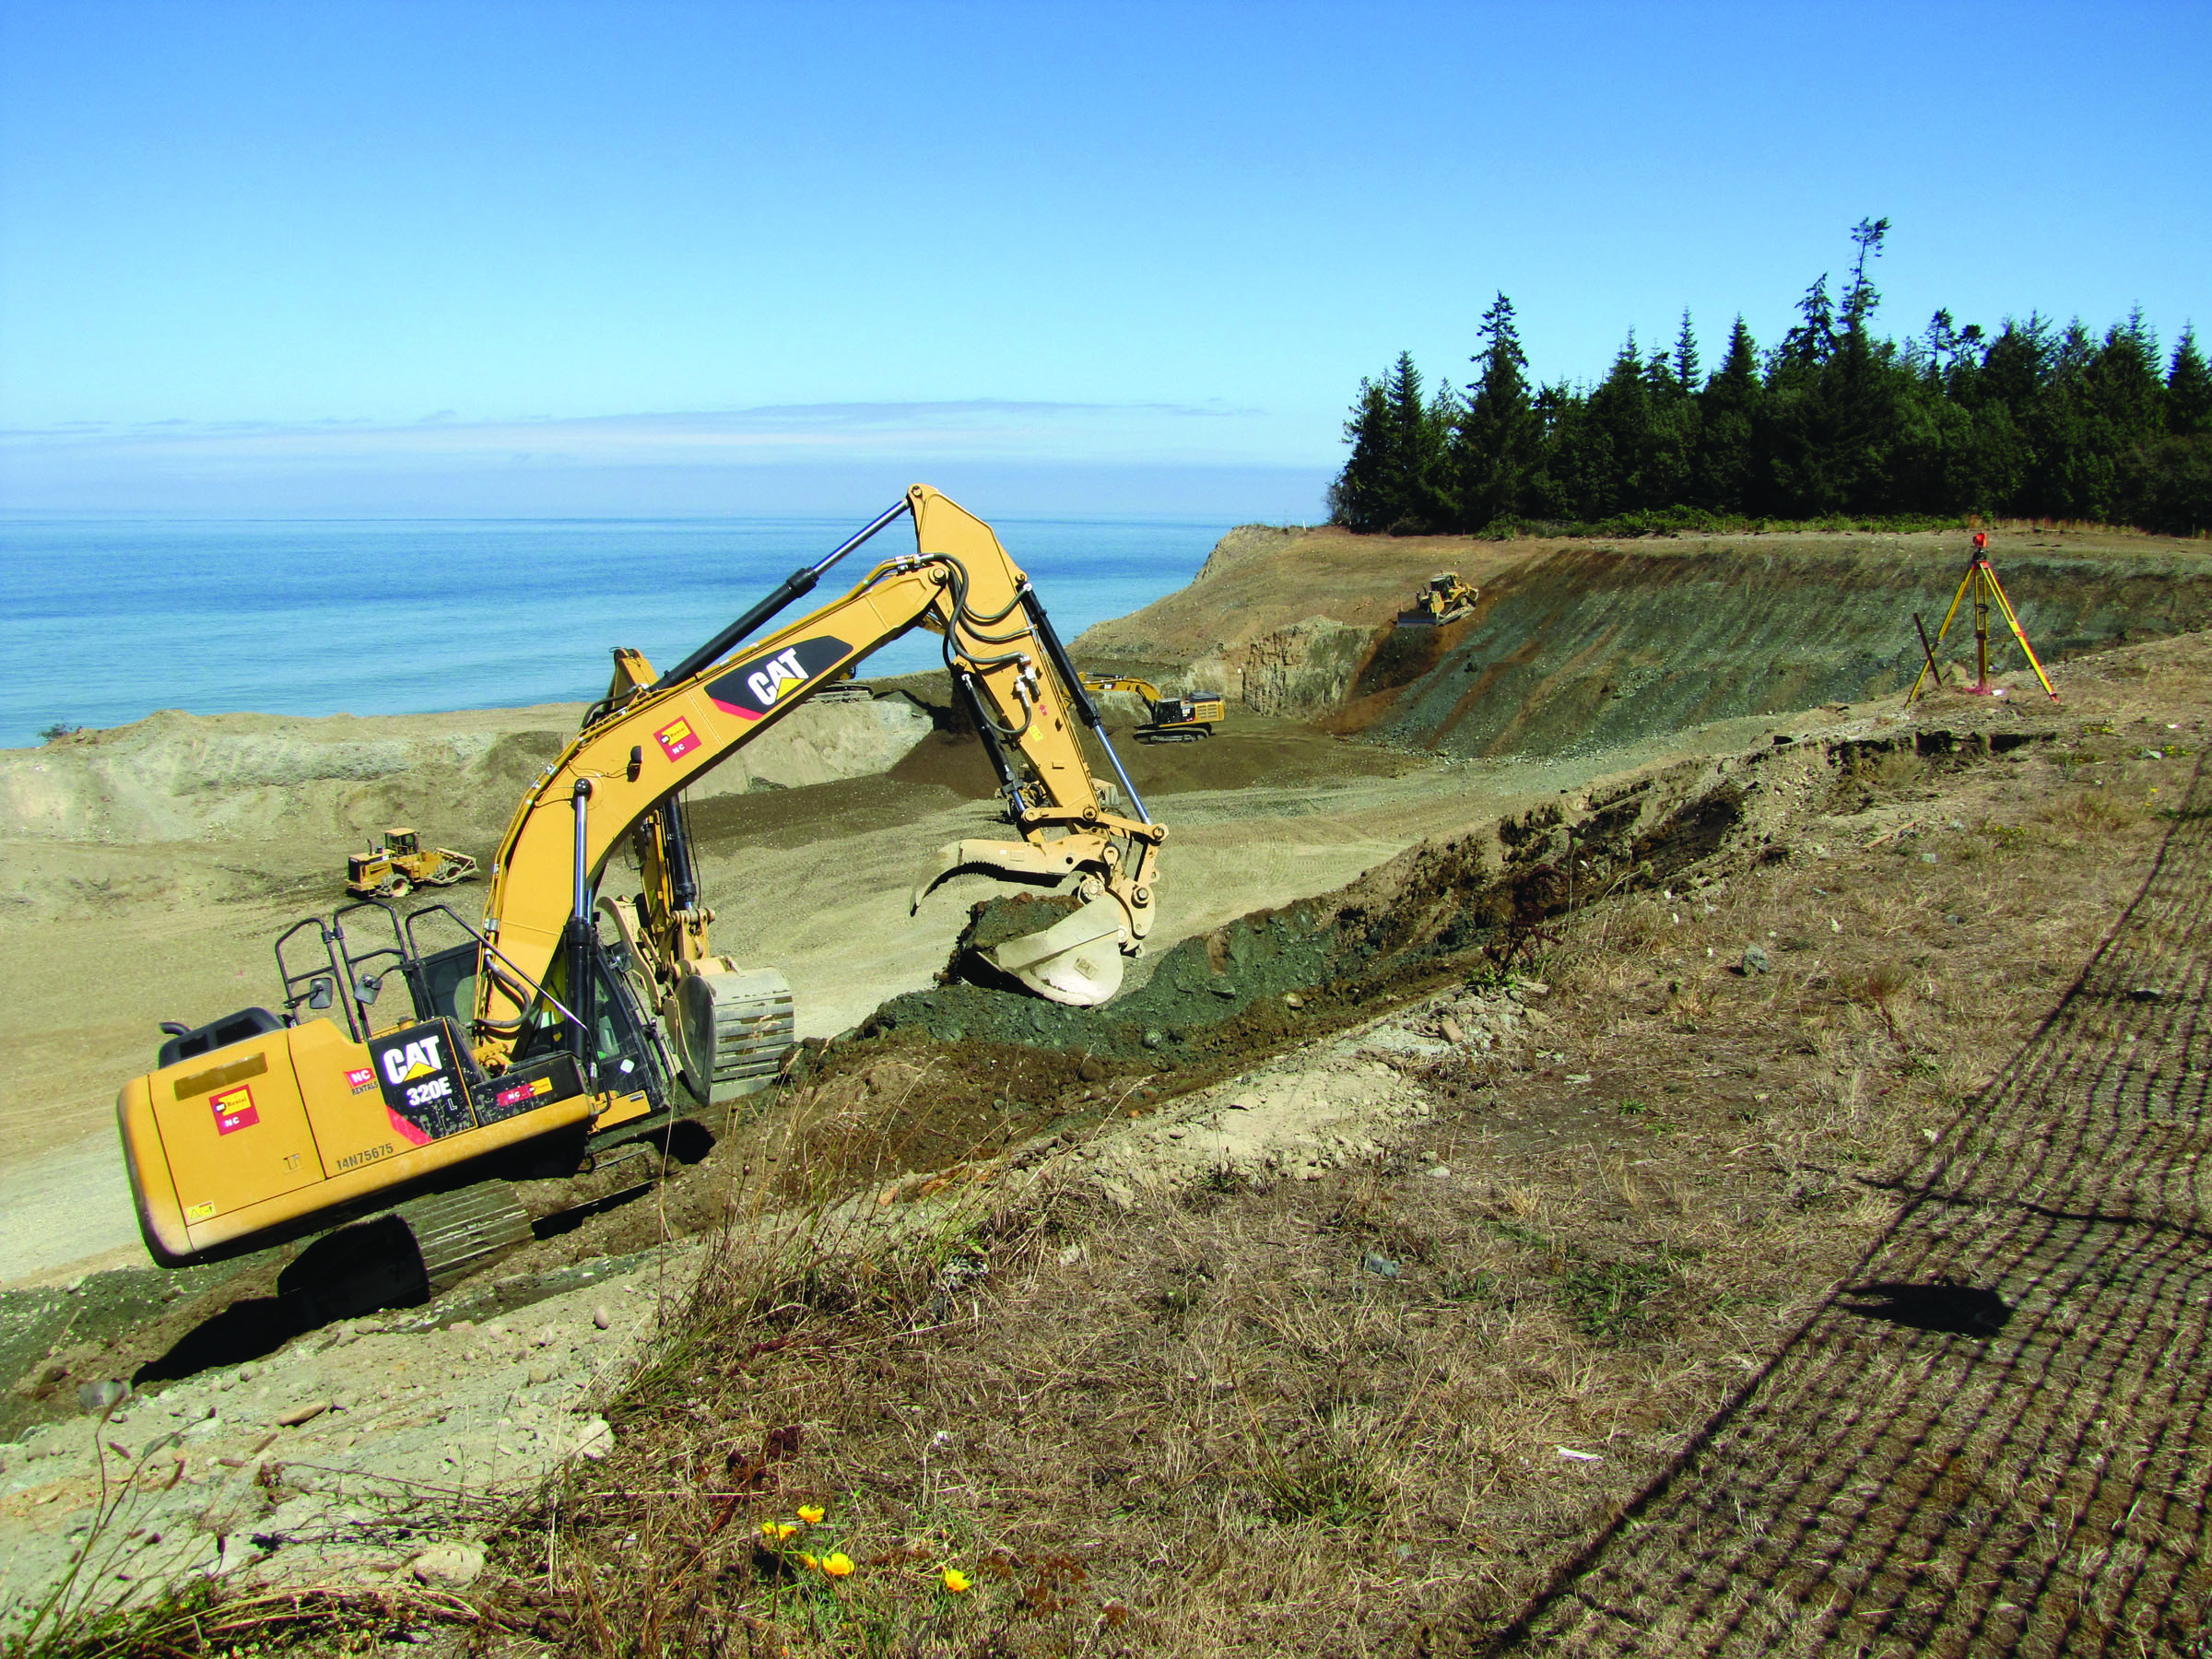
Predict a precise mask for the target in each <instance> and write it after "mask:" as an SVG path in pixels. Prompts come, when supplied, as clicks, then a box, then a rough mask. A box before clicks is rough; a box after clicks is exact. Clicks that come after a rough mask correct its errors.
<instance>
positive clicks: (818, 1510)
mask: <svg viewBox="0 0 2212 1659" xmlns="http://www.w3.org/2000/svg"><path fill="white" fill-rule="evenodd" d="M821 1518H822V1506H821V1505H820V1504H818V1503H802V1504H800V1505H799V1519H800V1520H802V1521H804V1522H806V1524H807V1525H809V1526H812V1525H813V1524H815V1523H816V1522H817V1521H819V1520H820V1519H821Z"/></svg>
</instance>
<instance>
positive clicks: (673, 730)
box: [653, 719, 699, 760]
mask: <svg viewBox="0 0 2212 1659" xmlns="http://www.w3.org/2000/svg"><path fill="white" fill-rule="evenodd" d="M653 741H654V742H656V743H658V744H659V745H660V746H661V753H663V754H664V755H665V756H667V757H668V759H671V760H681V759H683V758H684V757H685V756H686V755H688V754H689V753H690V752H691V751H692V750H693V749H695V748H697V747H699V734H698V733H697V732H694V731H693V730H692V729H691V723H690V722H689V721H688V720H680V719H679V720H672V721H670V722H669V723H668V724H666V725H665V726H663V727H662V728H661V729H660V730H659V731H657V732H655V733H654V734H653Z"/></svg>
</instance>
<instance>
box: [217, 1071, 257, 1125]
mask: <svg viewBox="0 0 2212 1659" xmlns="http://www.w3.org/2000/svg"><path fill="white" fill-rule="evenodd" d="M207 1106H208V1110H209V1111H211V1112H214V1113H215V1132H216V1133H217V1134H218V1135H229V1133H230V1132H231V1131H232V1130H234V1129H251V1128H252V1127H253V1125H254V1124H258V1123H260V1122H261V1113H260V1112H256V1111H255V1110H254V1109H253V1088H251V1086H249V1085H247V1084H244V1083H241V1084H240V1085H238V1087H237V1088H226V1089H223V1090H221V1091H219V1092H218V1093H216V1094H211V1095H209V1096H208V1097H207Z"/></svg>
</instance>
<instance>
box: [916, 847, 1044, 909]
mask: <svg viewBox="0 0 2212 1659" xmlns="http://www.w3.org/2000/svg"><path fill="white" fill-rule="evenodd" d="M1075 867H1076V861H1075V859H1074V858H1073V857H1071V856H1069V855H1068V854H1065V853H1054V852H1053V851H1052V850H1051V849H1050V848H1049V847H1035V846H1031V845H1030V843H1029V842H1028V841H947V843H946V844H945V845H944V846H942V847H939V848H938V849H937V856H936V858H935V861H934V862H933V863H932V864H931V865H930V866H929V868H928V870H927V871H926V872H924V875H923V877H922V879H921V880H919V881H917V882H915V883H914V891H913V896H912V904H911V905H910V906H909V908H908V911H907V914H909V915H912V914H913V913H914V912H917V911H919V910H920V909H921V908H922V900H924V899H926V898H927V897H929V894H930V892H931V890H932V889H933V888H935V887H936V885H937V884H938V883H939V882H941V881H943V880H944V879H945V878H946V877H948V876H952V875H955V874H957V873H958V872H959V871H961V870H969V869H984V870H996V871H997V872H998V873H999V874H1000V875H1002V876H1012V877H1018V878H1019V877H1028V878H1030V879H1032V880H1038V881H1056V880H1058V879H1059V878H1060V877H1064V876H1066V875H1068V874H1070V873H1071V872H1073V871H1074V869H1075Z"/></svg>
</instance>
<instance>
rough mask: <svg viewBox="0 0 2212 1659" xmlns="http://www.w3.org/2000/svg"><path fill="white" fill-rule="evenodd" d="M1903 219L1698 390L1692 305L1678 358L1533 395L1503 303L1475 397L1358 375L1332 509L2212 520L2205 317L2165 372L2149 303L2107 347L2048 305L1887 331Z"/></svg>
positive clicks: (1447, 521) (1492, 316) (1357, 523)
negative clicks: (1886, 290)
mask: <svg viewBox="0 0 2212 1659" xmlns="http://www.w3.org/2000/svg"><path fill="white" fill-rule="evenodd" d="M1888 230H1889V221H1888V219H1886V218H1866V219H1862V220H1860V221H1859V223H1858V224H1857V225H1856V226H1854V227H1853V229H1852V232H1851V237H1852V241H1853V245H1854V248H1855V253H1854V257H1853V260H1852V263H1851V266H1850V269H1849V271H1848V273H1847V275H1846V277H1845V280H1844V282H1843V285H1842V288H1841V291H1840V293H1835V294H1831V292H1830V284H1829V278H1828V277H1825V276H1823V277H1820V278H1819V279H1818V281H1816V282H1814V283H1813V285H1812V286H1811V287H1810V288H1807V289H1806V292H1805V294H1804V296H1803V298H1802V299H1801V300H1799V302H1798V318H1797V322H1796V324H1795V325H1794V326H1793V327H1792V328H1791V329H1790V330H1789V331H1788V333H1787V334H1786V335H1784V336H1783V340H1782V342H1781V344H1780V345H1778V346H1776V347H1774V348H1773V349H1772V350H1771V352H1769V353H1767V354H1766V355H1765V356H1764V357H1763V358H1762V356H1761V354H1760V351H1759V347H1758V345H1757V343H1756V342H1755V341H1753V339H1752V338H1751V335H1750V331H1749V330H1748V329H1747V327H1746V326H1745V325H1744V322H1743V319H1742V318H1741V317H1740V316H1739V317H1738V318H1737V319H1736V320H1735V325H1734V327H1733V328H1732V329H1731V330H1730V332H1729V336H1728V346H1727V350H1726V353H1725V356H1724V360H1723V362H1722V364H1721V367H1720V368H1719V369H1718V370H1717V371H1714V372H1713V373H1712V375H1711V377H1710V378H1708V379H1706V380H1704V381H1703V382H1702V383H1700V379H1699V377H1700V371H1701V365H1700V359H1699V351H1698V342H1697V336H1696V334H1695V331H1694V329H1693V328H1692V325H1691V320H1690V317H1689V313H1688V311H1687V310H1685V312H1683V316H1682V325H1681V329H1680V331H1679V333H1678V335H1677V339H1676V342H1675V345H1674V347H1673V349H1672V350H1671V351H1653V352H1651V353H1649V354H1648V356H1647V355H1646V354H1644V353H1642V352H1641V351H1640V350H1639V349H1638V347H1637V343H1636V336H1635V335H1633V334H1630V336H1629V338H1628V341H1627V343H1626V344H1625V345H1624V346H1623V347H1622V348H1621V350H1620V351H1619V352H1618V354H1617V355H1616V357H1615V358H1614V360H1613V363H1612V366H1611V368H1610V370H1609V371H1607V372H1606V375H1605V377H1604V379H1603V380H1602V381H1600V382H1598V383H1597V384H1596V385H1594V386H1591V387H1587V388H1577V387H1575V386H1572V385H1571V384H1569V383H1567V382H1556V383H1552V384H1546V385H1537V384H1536V383H1535V382H1533V381H1532V379H1531V377H1530V375H1529V372H1528V362H1527V359H1526V356H1525V355H1524V351H1523V348H1522V345H1521V341H1520V338H1519V335H1518V331H1517V327H1516V324H1515V321H1514V316H1513V309H1512V302H1511V301H1510V300H1507V299H1506V297H1505V296H1504V295H1503V294H1500V295H1498V296H1497V298H1496V300H1495V301H1494V302H1493V303H1492V305H1491V306H1490V308H1489V309H1488V311H1487V312H1485V313H1484V314H1483V319H1482V326H1481V333H1480V338H1481V343H1482V348H1481V350H1480V352H1479V353H1478V354H1477V357H1476V358H1475V359H1473V360H1474V362H1475V364H1476V365H1477V370H1478V374H1477V379H1476V380H1475V381H1474V382H1472V383H1471V384H1469V386H1468V387H1467V392H1468V397H1467V399H1466V400H1465V402H1464V403H1463V402H1462V401H1461V399H1460V398H1459V396H1458V394H1457V391H1456V389H1455V388H1454V387H1453V386H1450V385H1440V386H1438V387H1437V389H1436V392H1435V394H1434V395H1433V396H1432V397H1430V399H1429V400H1428V401H1426V402H1424V401H1423V400H1422V395H1421V392H1422V387H1421V380H1420V376H1419V374H1418V371H1416V370H1415V368H1414V364H1413V359H1412V358H1411V357H1410V356H1409V355H1406V354H1401V355H1400V357H1399V359H1398V361H1397V363H1396V364H1395V365H1394V367H1393V369H1392V370H1391V371H1389V372H1388V373H1386V374H1384V375H1383V376H1382V377H1381V378H1380V379H1378V380H1375V381H1362V382H1360V386H1359V400H1358V401H1357V402H1356V403H1355V404H1354V406H1353V407H1352V411H1351V418H1349V419H1348V420H1347V423H1346V427H1345V437H1346V439H1347V442H1349V444H1350V446H1351V452H1352V453H1351V454H1350V456H1349V458H1348V459H1347V461H1346V463H1345V467H1344V471H1343V473H1342V474H1341V475H1340V476H1339V477H1338V478H1337V480H1336V482H1335V485H1334V486H1332V488H1331V492H1330V501H1331V508H1332V511H1333V512H1334V513H1335V516H1336V518H1337V520H1338V521H1339V522H1341V523H1344V524H1349V525H1351V526H1353V527H1354V528H1356V529H1362V530H1398V531H1401V532H1403V531H1411V530H1427V529H1435V528H1442V527H1446V526H1448V525H1456V526H1459V527H1464V528H1469V529H1476V528H1481V527H1482V526H1484V525H1487V524H1493V523H1496V522H1498V521H1500V520H1502V519H1510V518H1538V519H1545V518H1549V519H1554V520H1569V521H1577V520H1579V521H1595V520H1601V519H1606V518H1609V517H1612V516H1615V515H1617V514H1621V513H1628V512H1637V511H1640V510H1645V509H1663V508H1666V507H1670V506H1675V505H1677V504H1693V505H1697V506H1701V507H1705V508H1708V509H1711V510H1713V511H1716V512H1744V513H1750V514H1755V515H1762V516H1776V517H1784V518H1800V517H1809V516H1814V515H1818V514H1826V513H1830V512H1850V513H1854V514H1855V513H1890V512H1930V513H1953V512H1992V513H1999V512H2001V513H2007V514H2018V515H2021V516H2026V517H2041V516H2046V515H2047V516H2052V517H2059V518H2075V519H2092V520H2103V521H2106V522H2124V523H2133V524H2142V525H2144V526H2145V527H2147V528H2152V529H2166V530H2177V531H2181V532H2183V533H2188V532H2193V531H2195V530H2198V529H2201V528H2205V527H2206V526H2208V525H2212V370H2208V369H2207V366H2206V359H2205V354H2204V352H2203V350H2202V348H2201V347H2199V345H2198V343H2197V339H2196V335H2195V332H2194V329H2193V328H2184V329H2183V332H2182V335H2181V337H2180V339H2179V340H2178V341H2177V342H2176V344H2175V346H2174V347H2173V350H2172V353H2171V358H2170V359H2166V360H2165V361H2164V362H2163V371H2162V372H2161V358H2160V351H2159V342H2158V339H2157V337H2156V335H2154V334H2153V332H2152V331H2151V329H2150V327H2149V325H2148V324H2147V322H2146V321H2145V320H2144V318H2143V317H2142V315H2141V314H2140V312H2131V313H2130V315H2129V316H2128V317H2127V318H2126V320H2125V321H2124V322H2122V323H2119V324H2114V325H2113V326H2112V327H2111V328H2109V329H2107V330H2105V331H2104V332H2103V334H2102V335H2092V334H2090V332H2089V331H2088V329H2087V328H2085V327H2084V326H2083V325H2082V324H2080V323H2079V322H2078V321H2077V322H2074V323H2071V324H2067V325H2066V326H2065V327H2063V328H2060V327H2056V326H2054V325H2053V323H2052V322H2051V320H2050V319H2048V318H2046V317H2044V316H2043V315H2042V314H2041V313H2040V312H2030V313H2029V314H2028V315H2027V317H2026V318H2025V319H2024V320H2022V319H2018V318H2006V321H2005V323H2004V324H2003V326H2002V327H2000V328H1999V329H1998V330H1996V332H1995V333H1994V335H1991V334H1987V333H1984V331H1983V329H1982V328H1981V327H1980V326H1979V325H1978V324H1964V325H1961V324H1959V322H1958V321H1957V320H1956V318H1955V317H1954V316H1953V315H1952V313H1951V312H1948V311H1938V312H1935V315H1934V316H1933V317H1931V318H1930V319H1929V322H1928V324H1927V327H1926V329H1925V330H1924V332H1923V333H1921V334H1919V335H1913V336H1912V337H1910V338H1908V339H1906V340H1903V341H1897V340H1891V339H1887V338H1883V337H1881V336H1880V335H1877V333H1876V332H1875V318H1876V315H1877V312H1878V310H1879V308H1880V304H1881V294H1880V291H1879V289H1878V288H1877V287H1876V286H1875V283H1874V280H1873V276H1872V272H1873V266H1874V264H1875V262H1876V261H1877V260H1878V259H1879V258H1880V256H1881V254H1882V252H1883V245H1884V241H1885V239H1886V237H1887V235H1888Z"/></svg>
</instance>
